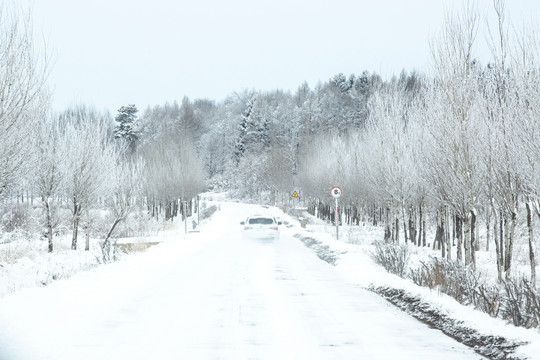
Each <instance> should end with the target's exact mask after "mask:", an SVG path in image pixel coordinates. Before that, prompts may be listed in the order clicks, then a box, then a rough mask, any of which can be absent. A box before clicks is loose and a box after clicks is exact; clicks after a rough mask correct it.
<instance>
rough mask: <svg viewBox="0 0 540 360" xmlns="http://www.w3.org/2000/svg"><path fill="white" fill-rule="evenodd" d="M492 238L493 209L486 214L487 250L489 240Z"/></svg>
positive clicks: (487, 249)
mask: <svg viewBox="0 0 540 360" xmlns="http://www.w3.org/2000/svg"><path fill="white" fill-rule="evenodd" d="M490 240H491V209H489V210H487V214H486V252H489V241H490Z"/></svg>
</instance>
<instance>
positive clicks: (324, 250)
mask: <svg viewBox="0 0 540 360" xmlns="http://www.w3.org/2000/svg"><path fill="white" fill-rule="evenodd" d="M294 237H296V238H298V239H300V241H302V242H303V243H304V244H305V245H306V246H307V247H309V248H311V249H313V250H314V251H315V252H316V253H317V256H318V257H319V258H320V259H322V260H324V261H326V262H327V263H329V264H331V265H336V264H337V260H338V259H339V255H342V254H345V253H346V252H345V251H338V250H332V249H331V248H330V246H328V245H325V244H323V242H322V241H320V240H317V239H315V238H312V237H309V236H303V235H301V234H295V235H294Z"/></svg>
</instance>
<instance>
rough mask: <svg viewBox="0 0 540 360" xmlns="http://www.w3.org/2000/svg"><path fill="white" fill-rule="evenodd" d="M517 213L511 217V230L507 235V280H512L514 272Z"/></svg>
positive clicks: (505, 267) (505, 270)
mask: <svg viewBox="0 0 540 360" xmlns="http://www.w3.org/2000/svg"><path fill="white" fill-rule="evenodd" d="M516 218H517V214H516V212H515V211H514V212H512V214H511V215H510V229H509V231H508V230H507V231H508V233H507V234H506V235H505V244H504V245H505V249H504V250H505V258H504V272H505V278H506V280H510V276H511V271H512V253H513V249H514V233H515V229H516ZM505 227H506V228H507V226H505Z"/></svg>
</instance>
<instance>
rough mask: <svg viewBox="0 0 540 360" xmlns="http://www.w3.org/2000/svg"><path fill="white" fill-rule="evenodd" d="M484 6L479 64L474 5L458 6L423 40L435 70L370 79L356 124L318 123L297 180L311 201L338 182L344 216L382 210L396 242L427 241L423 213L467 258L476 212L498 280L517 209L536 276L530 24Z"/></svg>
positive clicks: (539, 91)
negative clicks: (345, 128) (326, 127)
mask: <svg viewBox="0 0 540 360" xmlns="http://www.w3.org/2000/svg"><path fill="white" fill-rule="evenodd" d="M494 5H495V13H496V17H497V20H498V22H497V24H496V26H495V27H493V28H491V29H489V34H490V35H491V37H490V39H489V44H488V45H489V47H490V49H491V53H492V58H491V60H490V61H489V63H488V64H487V65H485V66H483V65H481V64H480V62H479V61H477V60H475V55H474V52H473V49H474V45H475V44H476V42H477V41H478V40H477V37H478V36H477V35H478V32H479V26H480V24H481V22H482V19H481V18H480V16H479V15H478V12H477V11H476V10H475V9H474V8H473V7H468V8H467V9H465V10H464V11H463V12H460V13H451V14H449V15H448V17H447V19H446V23H445V27H444V28H443V29H442V31H441V33H440V35H439V37H438V38H437V39H436V40H435V41H434V43H433V44H432V55H433V57H432V66H433V70H434V73H433V77H421V78H420V79H418V80H419V81H414V82H411V81H406V82H403V81H397V82H394V83H390V84H383V85H382V86H378V87H377V89H376V91H375V92H374V93H373V94H372V96H371V97H370V99H369V101H368V104H367V105H368V113H369V115H368V118H367V121H366V122H365V124H364V126H363V127H362V128H361V129H359V130H355V131H350V132H349V133H347V134H342V133H339V132H334V133H330V134H326V135H323V136H320V137H319V138H317V139H316V140H313V141H311V142H310V143H309V144H308V145H307V146H306V147H305V149H304V151H303V154H304V155H303V159H302V170H301V171H300V179H299V181H300V184H301V187H302V189H303V190H304V194H305V195H307V196H309V197H311V198H312V199H314V200H315V202H316V204H317V206H318V207H319V208H320V210H324V208H325V207H329V206H330V205H331V203H330V199H328V196H326V192H327V189H329V188H330V187H331V186H332V185H334V184H340V185H341V186H342V188H344V189H346V191H345V192H344V194H345V195H344V197H343V202H344V205H345V208H346V210H345V216H346V219H345V220H346V221H356V222H358V221H359V218H358V216H357V215H354V216H352V218H350V217H347V215H348V214H351V213H352V214H357V212H358V209H359V208H362V209H363V212H364V213H367V215H368V216H371V218H372V219H373V221H376V220H377V219H378V220H382V221H384V223H385V227H386V231H385V239H386V241H388V242H390V241H393V242H397V241H399V237H398V232H399V231H400V230H401V229H402V231H403V237H404V239H405V241H413V242H415V243H417V244H418V245H425V244H426V240H425V227H426V222H425V221H426V220H425V219H426V214H429V213H431V214H433V217H434V220H435V222H436V226H437V232H436V238H435V243H434V245H437V246H439V247H440V249H441V251H442V256H443V257H447V258H449V259H450V258H452V257H453V256H456V257H457V259H458V260H460V261H464V262H465V263H466V264H472V265H473V266H474V265H475V261H476V255H475V254H476V251H478V249H479V243H478V226H479V225H478V224H479V219H482V220H483V222H484V224H485V226H486V232H487V238H488V240H487V242H486V246H488V247H489V245H490V243H492V244H494V245H495V247H496V254H497V264H496V265H497V270H498V276H499V279H501V280H502V279H503V277H505V278H509V277H510V275H511V271H512V253H513V248H514V237H515V229H516V222H517V219H518V215H519V213H520V211H522V212H523V210H524V211H525V213H526V214H525V215H526V219H527V227H528V241H529V256H530V266H531V277H532V283H533V284H534V283H535V281H536V270H535V249H536V247H537V244H536V242H535V240H534V232H533V229H534V226H533V220H534V219H533V217H534V216H535V215H534V213H536V215H537V216H538V217H539V218H540V211H539V209H540V206H539V205H540V177H539V174H540V173H539V171H538V170H539V169H538V166H539V164H540V151H539V150H540V147H539V144H540V137H539V136H540V135H539V132H538V129H539V128H540V73H539V70H538V69H539V62H538V57H537V55H538V50H539V44H538V42H537V41H535V39H537V38H535V37H534V36H533V34H530V33H527V32H520V33H516V34H514V33H510V32H509V31H508V26H507V24H506V19H505V12H504V4H503V3H502V2H500V1H495V2H494ZM359 179H361V180H362V181H359ZM351 209H354V211H352V212H351V211H350V210H351ZM400 225H401V227H400ZM453 237H456V238H457V244H456V246H455V250H456V252H455V253H453V252H452V251H451V247H452V238H453ZM492 237H493V239H492Z"/></svg>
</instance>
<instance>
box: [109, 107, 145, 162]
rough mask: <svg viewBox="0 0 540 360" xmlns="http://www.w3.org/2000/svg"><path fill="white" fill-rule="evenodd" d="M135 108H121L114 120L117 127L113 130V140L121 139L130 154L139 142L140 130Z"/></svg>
mask: <svg viewBox="0 0 540 360" xmlns="http://www.w3.org/2000/svg"><path fill="white" fill-rule="evenodd" d="M138 111H139V110H137V107H136V106H135V105H127V106H122V107H121V108H120V109H118V114H117V115H116V117H115V118H114V121H115V122H117V125H116V126H115V128H114V133H113V134H114V138H115V139H122V140H124V141H126V142H127V143H128V144H129V148H130V151H131V153H134V152H135V149H136V146H137V145H136V144H137V141H139V140H140V138H141V135H140V129H139V125H138V123H137V112H138Z"/></svg>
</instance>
